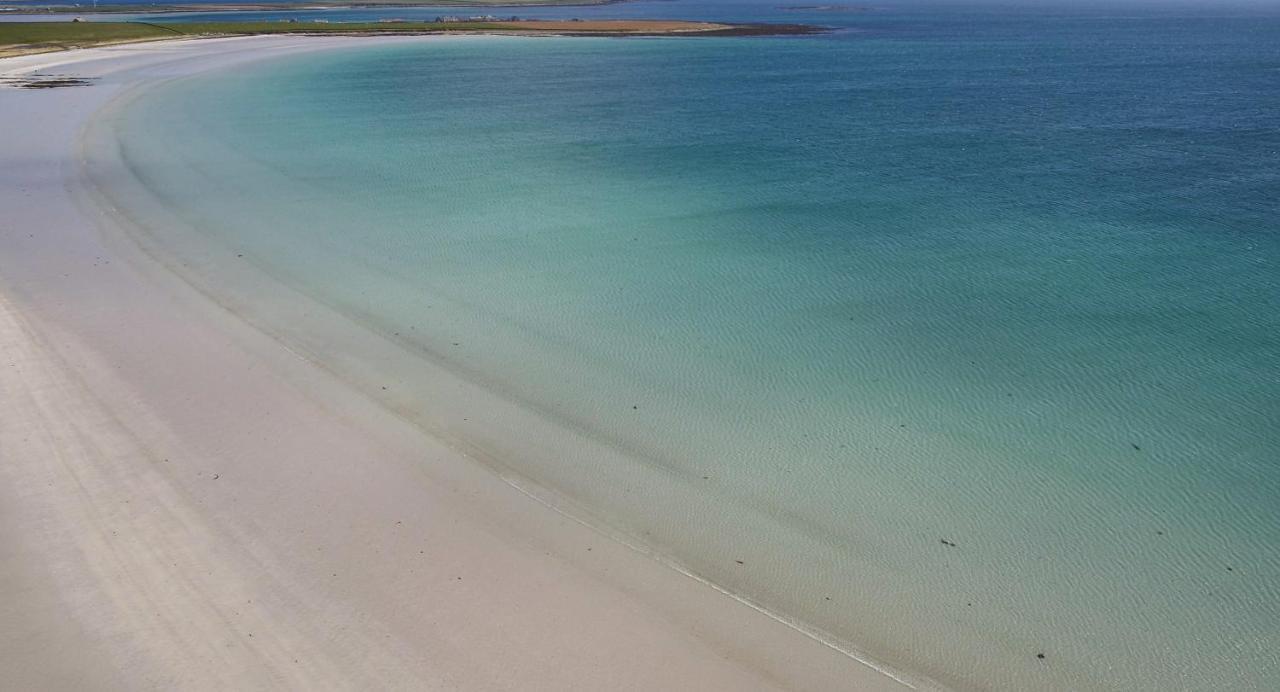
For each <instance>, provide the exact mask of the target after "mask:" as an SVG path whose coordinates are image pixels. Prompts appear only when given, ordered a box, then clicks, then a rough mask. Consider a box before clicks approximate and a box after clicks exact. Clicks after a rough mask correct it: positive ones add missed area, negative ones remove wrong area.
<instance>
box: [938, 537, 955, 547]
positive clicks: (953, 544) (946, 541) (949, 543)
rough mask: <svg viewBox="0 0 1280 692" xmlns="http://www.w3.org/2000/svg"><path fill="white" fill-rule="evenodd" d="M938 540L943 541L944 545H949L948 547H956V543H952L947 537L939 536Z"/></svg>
mask: <svg viewBox="0 0 1280 692" xmlns="http://www.w3.org/2000/svg"><path fill="white" fill-rule="evenodd" d="M938 540H939V541H942V544H943V545H945V546H947V547H948V548H954V547H956V544H955V543H952V542H951V541H948V540H947V539H945V538H939V539H938Z"/></svg>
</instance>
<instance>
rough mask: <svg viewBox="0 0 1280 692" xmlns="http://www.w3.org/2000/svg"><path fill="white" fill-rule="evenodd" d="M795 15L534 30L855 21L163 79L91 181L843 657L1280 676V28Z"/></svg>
mask: <svg viewBox="0 0 1280 692" xmlns="http://www.w3.org/2000/svg"><path fill="white" fill-rule="evenodd" d="M778 4H780V3H759V2H758V3H754V4H743V3H714V2H667V3H635V4H624V5H618V6H611V7H607V8H597V9H585V8H568V9H566V8H559V9H556V10H542V12H547V13H560V16H666V17H692V18H700V19H730V20H743V19H746V20H758V21H789V22H811V23H821V24H824V25H829V26H833V27H838V28H839V30H838V31H835V32H834V33H831V34H827V35H823V36H815V37H787V38H701V39H679V38H676V39H629V40H619V39H567V38H475V39H447V40H439V41H425V42H418V43H412V44H399V45H380V44H378V43H376V42H372V41H371V42H370V43H369V44H368V45H367V46H363V47H359V48H355V49H342V50H337V51H333V52H326V53H320V54H311V55H305V56H294V57H286V58H278V59H274V60H267V61H264V62H261V63H259V64H256V65H254V66H252V67H250V68H245V69H238V70H236V71H228V72H220V73H214V74H207V75H202V76H197V77H193V78H187V79H182V80H177V81H172V82H169V83H166V84H164V85H162V86H158V87H156V88H153V89H151V90H149V91H146V92H144V93H143V94H142V95H141V96H139V97H138V98H136V99H135V100H134V101H132V102H131V103H129V104H127V105H126V106H125V107H123V108H122V109H120V110H119V111H117V112H116V113H115V114H114V115H113V116H112V119H111V120H110V121H109V123H108V127H107V128H106V130H105V133H106V134H105V135H104V136H109V138H111V139H112V141H113V142H114V141H118V144H119V153H120V156H121V161H122V163H123V165H122V167H121V168H120V169H119V170H118V171H117V172H116V175H113V176H111V177H110V179H108V180H103V181H100V182H102V184H103V185H104V188H103V189H104V191H105V193H106V194H107V195H108V196H114V197H115V198H117V199H118V200H122V202H121V203H122V204H123V205H124V206H125V207H128V208H129V209H130V210H131V212H130V213H132V214H134V215H135V216H137V217H138V218H140V219H144V220H145V219H146V218H153V219H160V218H167V219H177V220H180V221H181V222H182V223H183V224H184V228H187V229H188V230H189V232H184V233H182V234H178V233H176V232H174V233H173V234H172V235H169V234H168V231H167V230H166V228H168V226H166V224H165V223H154V224H152V225H151V231H150V234H151V237H152V240H153V241H155V242H158V243H159V244H160V245H161V246H164V247H168V248H169V251H171V252H172V253H173V257H175V258H182V257H194V256H197V255H199V254H200V251H197V250H194V249H193V242H194V241H193V240H192V239H193V238H197V239H199V242H201V243H207V244H208V247H209V248H221V251H222V252H224V254H225V255H226V256H228V257H235V258H236V259H238V260H239V261H240V262H242V263H244V264H246V265H247V266H252V267H255V268H256V270H257V271H260V272H261V273H262V275H263V276H265V277H269V278H270V280H271V281H278V282H284V283H285V284H287V285H289V286H292V287H294V288H296V289H298V291H299V292H300V293H301V294H303V295H306V296H308V297H309V298H310V299H314V300H316V301H319V302H321V303H323V304H325V305H328V306H329V307H331V308H334V309H336V310H338V311H339V312H341V313H342V314H344V315H346V316H348V317H349V318H350V319H351V320H352V322H351V324H350V325H349V328H350V329H361V330H368V331H372V332H375V333H377V334H379V335H381V336H382V337H384V338H385V339H386V340H388V341H390V342H394V343H395V344H397V345H398V346H399V347H401V348H402V349H403V350H404V351H405V352H406V353H410V354H412V357H410V358H407V359H406V360H404V361H402V362H397V363H396V364H394V368H395V369H396V370H395V372H397V373H399V374H400V375H402V378H399V379H397V380H395V381H393V382H392V383H391V390H392V393H393V394H394V390H395V389H396V388H397V387H400V388H410V389H415V391H414V392H413V395H414V399H413V400H414V401H415V402H417V403H415V404H414V406H412V407H406V406H401V407H400V408H401V410H402V413H403V414H404V415H406V416H408V417H410V418H411V419H413V420H415V421H417V422H419V423H420V424H422V425H423V426H424V427H426V428H428V429H429V430H431V431H433V432H435V433H438V434H442V435H444V436H445V437H446V438H447V439H450V440H453V441H455V442H456V443H457V444H459V445H461V446H463V447H465V448H467V449H469V450H474V451H477V457H478V458H483V459H486V460H487V463H492V464H493V465H494V466H495V468H498V469H500V470H501V471H502V472H503V473H505V474H508V475H510V476H511V477H513V478H518V479H520V482H522V483H525V484H527V485H528V486H529V487H535V488H538V489H540V491H541V492H545V495H544V496H546V497H551V498H554V501H555V502H558V503H561V505H562V506H563V507H564V508H565V509H566V510H567V511H570V512H571V513H574V514H576V515H578V516H580V517H583V518H584V519H586V520H588V521H591V522H593V523H596V524H597V525H600V526H602V527H605V528H606V529H607V530H610V531H613V532H614V533H615V534H616V535H618V536H620V537H623V538H625V539H626V540H629V541H631V542H633V543H634V544H636V545H638V546H643V547H644V548H646V549H649V550H652V551H654V552H655V554H656V555H657V556H659V557H661V558H662V559H665V560H668V561H669V562H670V563H671V564H673V565H677V566H679V567H680V568H682V569H685V570H687V571H689V572H691V573H694V574H697V575H699V576H700V577H703V578H706V579H709V580H711V581H713V582H715V583H716V584H718V585H720V586H722V587H723V588H725V589H727V590H729V591H731V592H733V593H734V594H737V595H739V596H740V597H742V598H744V599H747V600H750V601H751V602H753V603H755V604H758V605H760V606H762V607H764V608H767V609H768V610H770V611H771V612H773V613H775V614H777V615H778V616H780V617H783V618H785V619H788V620H790V621H792V622H794V623H796V624H797V625H799V626H801V627H804V628H806V629H809V630H810V631H812V632H814V633H815V634H816V635H818V636H822V637H824V638H826V639H828V640H829V641H831V642H834V643H836V644H837V645H839V646H840V647H842V648H844V649H846V650H848V651H850V652H851V653H854V654H855V655H857V656H859V657H861V658H864V659H867V660H871V661H875V662H877V663H878V664H883V665H886V666H889V667H892V668H893V669H895V670H897V671H900V672H902V673H903V674H904V675H905V676H907V677H909V678H911V679H914V680H918V681H922V682H926V683H933V684H938V685H942V686H946V687H955V688H960V689H1000V690H1032V689H1062V690H1083V689H1096V690H1184V689H1185V690H1276V689H1280V9H1277V8H1276V7H1275V6H1274V5H1273V6H1265V5H1255V6H1249V5H1235V6H1229V7H1227V6H1219V7H1217V8H1200V9H1197V8H1195V7H1192V6H1156V5H1139V4H1131V5H1102V4H1096V5H1090V6H1079V5H1077V6H1074V7H1062V6H1047V5H1039V6H1034V7H1013V6H1006V7H1001V8H991V7H987V8H982V7H966V6H961V5H957V4H946V5H927V4H919V3H916V4H910V5H902V6H895V5H893V4H892V3H886V4H880V3H877V4H876V5H875V7H874V8H872V9H869V10H866V11H849V10H847V11H831V10H812V9H811V10H801V11H794V10H782V9H778V8H777V5H778ZM781 4H786V3H781ZM370 12H371V11H369V10H361V11H351V13H350V14H351V15H352V16H353V17H355V16H356V15H359V17H356V18H363V17H364V16H365V15H369V14H370ZM426 12H428V13H429V14H435V13H437V12H434V11H431V10H426ZM330 14H332V13H330ZM374 14H375V15H376V14H377V13H376V12H375V13H374ZM519 14H522V15H526V16H529V15H532V14H534V11H530V10H520V11H519ZM405 15H406V12H404V11H383V13H382V14H381V15H378V16H405ZM344 16H345V15H344ZM139 200H142V201H139ZM162 215H164V216H162ZM232 253H234V254H232ZM201 256H204V257H206V259H207V258H208V257H211V256H213V255H201ZM174 264H175V266H181V264H182V263H181V262H178V261H176V260H175V262H174ZM217 266H218V262H217V261H214V260H208V261H204V262H200V261H191V262H188V263H187V266H185V267H183V268H182V270H183V271H188V272H191V273H192V274H193V276H194V278H193V280H196V281H202V282H203V285H205V286H211V287H214V290H215V291H224V292H226V294H227V295H228V296H231V295H233V294H235V292H236V291H237V290H241V291H242V293H243V291H245V290H247V289H243V287H232V286H222V287H221V288H219V287H218V286H219V285H218V279H217V276H218V271H217ZM227 300H229V301H234V302H235V305H236V309H237V310H239V311H241V312H242V313H243V314H246V315H249V316H250V317H252V316H253V315H254V314H255V310H257V309H258V302H257V300H258V299H257V298H255V297H254V296H253V294H252V293H251V292H250V293H244V294H243V295H240V296H239V297H238V298H230V297H229V298H227ZM272 311H274V312H272V313H271V314H275V315H279V314H281V313H280V308H279V306H278V305H275V306H273V307H272ZM262 314H263V315H265V314H267V312H265V311H264V312H263V313H262ZM259 321H260V322H265V324H266V326H267V328H268V329H271V328H272V323H271V321H270V320H266V319H265V318H263V317H259ZM275 324H276V325H277V326H279V329H280V333H281V338H282V339H284V340H286V342H290V343H300V344H302V346H303V347H304V348H305V350H307V351H308V352H310V353H313V354H318V355H319V356H320V357H324V358H328V359H329V362H330V365H331V367H332V368H334V369H335V371H338V372H349V373H353V374H352V375H351V376H352V378H353V381H355V382H356V383H357V385H367V388H368V390H369V391H371V392H373V394H372V395H374V396H384V395H386V394H385V392H386V390H383V389H379V386H383V387H385V386H386V385H387V383H386V382H382V383H372V382H364V383H361V382H360V381H359V378H358V377H357V376H356V375H355V374H354V373H358V372H361V371H362V368H365V366H368V365H370V364H367V363H362V362H361V358H362V357H363V356H362V354H361V353H359V352H354V351H351V350H350V349H345V348H344V346H343V344H344V341H343V340H342V339H341V338H339V337H338V336H335V335H334V334H300V333H298V331H299V330H298V329H296V328H294V329H293V330H292V331H291V330H290V327H289V325H288V320H277V321H276V322H275ZM356 325H358V326H356ZM373 365H377V364H373ZM382 366H384V367H392V366H388V365H386V364H382ZM419 367H420V368H421V371H422V372H427V371H432V372H435V371H440V370H444V371H447V372H449V373H452V374H453V375H456V376H458V377H459V378H461V379H462V380H463V381H465V383H466V385H465V386H463V387H456V386H453V385H451V386H450V388H448V389H440V390H437V389H435V388H433V387H432V386H430V385H429V384H421V382H422V380H421V379H420V377H419V376H420V374H421V373H420V372H419ZM375 385H376V386H375ZM379 392H383V393H379ZM483 401H500V402H503V405H502V406H498V405H480V404H477V403H475V402H483ZM460 402H465V403H460ZM473 404H474V405H473ZM353 463H358V461H353Z"/></svg>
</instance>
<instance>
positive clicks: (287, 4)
mask: <svg viewBox="0 0 1280 692" xmlns="http://www.w3.org/2000/svg"><path fill="white" fill-rule="evenodd" d="M623 1H624V0H307V1H306V2H302V1H297V0H280V1H279V2H271V1H270V0H268V1H266V2H235V1H234V0H231V1H229V2H222V3H208V4H206V3H200V4H187V3H181V2H178V3H173V4H149V3H142V2H139V3H127V4H111V5H99V6H96V7H94V8H93V12H94V13H95V14H104V13H117V14H142V13H145V14H155V13H158V12H219V11H235V12H251V11H259V10H262V11H280V10H301V9H313V8H317V7H323V8H326V9H337V8H357V7H515V6H520V7H548V6H561V7H562V6H578V5H611V4H613V3H616V2H623ZM84 11H85V6H84V5H83V4H77V3H66V4H57V3H49V4H40V5H35V4H31V3H0V12H19V13H23V14H82V13H84Z"/></svg>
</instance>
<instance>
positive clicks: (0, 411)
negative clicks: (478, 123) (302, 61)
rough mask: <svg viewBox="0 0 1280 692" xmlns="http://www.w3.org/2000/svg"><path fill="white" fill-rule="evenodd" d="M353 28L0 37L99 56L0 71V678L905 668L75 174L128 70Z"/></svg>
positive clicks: (216, 62) (165, 71)
mask: <svg viewBox="0 0 1280 692" xmlns="http://www.w3.org/2000/svg"><path fill="white" fill-rule="evenodd" d="M388 40H404V41H408V40H469V39H454V38H445V39H439V38H417V39H413V38H403V39H388ZM480 40H484V39H480ZM362 44H366V45H367V40H362V39H351V38H337V37H334V38H296V37H275V38H265V37H259V38H237V39H212V40H204V41H175V42H158V43H148V44H140V45H132V46H117V47H111V48H99V49H90V50H82V51H73V52H68V53H58V54H51V55H40V56H25V57H19V58H9V59H5V60H0V73H3V74H9V75H14V74H33V73H34V74H55V73H56V74H71V75H74V76H76V77H85V78H94V79H95V80H96V81H94V82H93V84H92V86H88V87H76V88H59V89H42V90H22V89H14V88H0V109H2V110H3V112H4V114H5V128H6V134H5V136H4V139H3V144H2V145H0V208H2V209H4V210H5V213H4V214H3V215H0V392H3V393H4V397H3V399H2V400H0V459H2V461H3V463H2V464H0V594H2V595H0V621H3V622H4V623H5V627H4V628H3V629H2V630H0V688H4V689H46V690H47V689H114V688H128V689H139V688H166V689H171V688H181V689H186V688H223V689H226V688H231V689H259V688H306V689H333V688H384V687H392V688H413V689H423V688H463V689H484V690H490V689H520V690H528V689H556V690H563V689H591V690H597V689H644V690H651V689H732V690H745V689H766V688H783V689H812V690H832V689H866V690H879V689H901V688H902V686H901V685H900V684H899V683H897V682H895V681H894V680H892V679H891V678H890V677H887V676H886V675H884V674H882V673H880V672H878V671H876V670H874V669H873V668H871V667H869V666H867V665H865V664H863V663H860V662H859V661H857V660H855V659H854V658H851V657H850V656H848V655H846V654H845V653H842V652H840V651H837V650H836V649H833V648H831V647H829V646H827V645H826V644H823V643H822V642H819V641H817V640H815V639H812V638H810V637H808V636H806V635H804V634H803V633H801V632H799V631H797V630H795V629H793V628H791V627H789V626H787V625H786V624H784V623H782V622H779V621H778V620H776V619H774V618H772V617H770V616H768V615H766V614H763V613H761V612H758V611H757V610H755V609H753V608H751V607H749V606H747V605H745V604H743V603H740V602H738V601H736V600H734V599H733V598H731V597H729V596H727V595H725V594H723V593H721V592H720V591H718V590H716V589H715V588H713V587H711V586H709V585H706V584H703V583H700V582H698V581H696V580H694V579H692V578H689V577H687V576H685V575H682V574H680V573H678V572H676V571H674V570H671V569H669V568H667V567H664V566H663V565H661V564H660V563H658V562H657V561H655V560H653V559H651V558H649V557H646V556H644V555H642V554H640V553H637V552H635V551H633V550H631V549H629V548H627V547H625V546H623V545H621V544H619V543H616V542H614V541H612V540H610V539H608V538H606V537H604V536H602V535H601V534H599V533H597V532H596V531H594V530H592V529H590V528H588V527H586V526H584V525H582V524H579V523H577V522H575V521H573V520H571V519H568V518H566V517H564V516H563V515H561V514H558V513H556V512H554V511H552V510H551V509H548V508H547V507H545V506H544V505H542V504H540V503H538V502H537V501H535V500H534V499H532V498H530V497H529V496H527V495H525V494H523V493H521V492H520V491H519V490H518V489H517V488H515V487H513V486H512V485H511V484H508V483H507V482H504V480H503V479H502V478H500V477H499V476H498V475H496V474H494V473H492V472H490V471H488V470H486V468H485V467H483V466H481V465H479V464H477V463H475V462H474V461H473V460H471V459H468V458H467V457H466V456H465V455H464V454H462V453H460V452H458V451H456V450H454V449H451V448H450V447H449V446H448V445H446V444H444V443H443V442H441V441H439V440H434V439H432V438H430V437H428V436H426V435H425V434H424V433H423V432H422V431H421V430H419V429H417V428H415V427H413V426H411V425H408V424H407V423H405V422H404V421H403V419H401V418H399V417H397V416H395V415H392V413H391V412H390V411H388V410H386V409H385V408H383V407H381V406H379V405H378V404H375V403H374V402H373V401H371V400H370V399H368V398H366V397H364V396H363V395H361V394H360V393H359V392H357V391H355V390H352V389H350V388H349V387H348V386H347V385H346V384H344V383H343V382H341V381H338V380H337V379H335V378H334V377H332V376H331V375H330V374H328V373H327V372H326V371H324V370H323V369H321V368H319V367H316V366H315V365H314V364H312V363H311V362H310V361H308V360H306V359H304V358H301V357H299V356H298V355H297V354H295V353H293V352H291V351H289V350H287V349H286V348H284V347H283V346H281V345H280V344H279V343H278V342H276V341H274V340H272V339H271V338H269V337H267V336H266V335H264V334H262V333H260V332H258V331H256V330H255V329H253V328H252V327H251V326H250V325H248V324H246V323H244V322H242V321H240V320H238V319H236V318H235V316H234V315H233V314H231V313H230V312H228V311H227V310H225V309H224V308H223V307H220V306H219V305H217V304H216V303H214V302H212V301H210V300H208V299H207V298H205V297H204V296H203V295H202V294H200V293H199V292H197V291H195V290H194V289H192V288H191V287H190V286H188V285H187V284H185V283H183V282H182V281H180V280H179V279H178V278H176V277H175V276H173V275H172V274H170V273H169V272H168V271H167V270H165V269H164V268H163V267H162V266H160V265H158V264H156V263H155V262H153V261H152V260H151V259H149V258H148V256H147V255H146V254H145V253H144V252H142V251H141V250H140V249H139V248H138V247H137V246H135V245H132V244H130V243H129V242H128V241H127V240H126V239H124V238H123V237H122V236H121V235H119V234H116V233H113V232H111V231H110V230H109V229H108V228H107V227H106V225H105V223H104V221H103V215H102V214H101V211H100V210H98V209H96V208H94V207H93V206H92V205H91V204H89V203H88V202H87V201H86V200H87V199H89V198H88V196H86V194H85V193H84V191H83V189H82V186H83V179H82V172H81V166H80V163H79V160H78V146H77V141H78V136H79V133H80V132H81V131H82V130H83V128H84V127H85V125H86V123H88V122H89V120H90V118H91V117H92V116H93V114H94V113H96V112H98V111H99V110H100V109H102V108H103V107H104V106H105V105H107V104H108V103H109V102H110V101H111V100H112V99H113V98H115V97H117V96H119V95H121V94H122V93H125V92H126V91H127V90H130V89H135V88H138V87H140V86H142V85H145V84H149V83H153V82H155V81H158V80H163V79H169V78H173V77H177V76H181V75H183V74H189V73H192V72H194V71H199V70H205V69H218V68H226V67H230V66H232V65H235V64H240V63H244V62H248V61H252V60H258V59H262V58H264V57H268V56H271V55H277V54H284V53H291V52H298V51H309V50H320V49H325V50H340V49H345V48H349V47H352V46H358V45H362Z"/></svg>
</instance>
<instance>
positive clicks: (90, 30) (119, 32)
mask: <svg viewBox="0 0 1280 692" xmlns="http://www.w3.org/2000/svg"><path fill="white" fill-rule="evenodd" d="M813 31H817V29H815V28H813V27H808V26H802V25H796V24H718V23H712V22H685V21H667V20H589V21H578V20H517V21H493V22H408V21H405V22H401V21H381V22H351V23H338V22H334V23H325V22H308V21H272V22H180V23H172V24H160V23H152V22H0V57H4V56H9V55H22V54H27V53H45V52H50V51H58V50H69V49H72V48H85V47H89V46H101V45H109V44H113V43H131V42H136V41H152V40H159V39H172V38H182V37H190V38H200V37H206V36H246V35H253V34H303V35H311V34H326V35H383V34H396V35H405V34H436V33H451V34H453V33H505V34H528V35H537V34H551V35H559V36H673V35H675V36H678V35H698V36H708V35H715V36H735V35H736V36H743V35H769V34H803V33H811V32H813Z"/></svg>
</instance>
